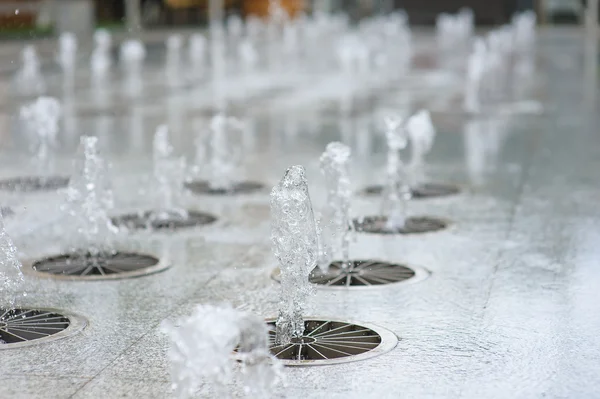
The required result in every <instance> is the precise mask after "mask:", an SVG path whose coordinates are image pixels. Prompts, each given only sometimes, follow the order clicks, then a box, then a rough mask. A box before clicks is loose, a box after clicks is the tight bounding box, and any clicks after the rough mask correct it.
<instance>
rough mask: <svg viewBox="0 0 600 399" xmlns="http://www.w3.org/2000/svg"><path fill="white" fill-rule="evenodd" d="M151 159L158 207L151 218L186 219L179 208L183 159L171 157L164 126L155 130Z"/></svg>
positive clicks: (167, 132)
mask: <svg viewBox="0 0 600 399" xmlns="http://www.w3.org/2000/svg"><path fill="white" fill-rule="evenodd" d="M153 158H154V178H155V179H156V182H157V187H156V189H157V190H156V193H157V198H158V206H157V209H156V211H155V212H153V213H152V217H154V218H157V219H159V220H160V219H168V218H170V217H171V216H175V217H180V218H184V219H185V218H187V217H188V213H187V211H186V210H185V209H181V208H180V207H179V204H180V202H181V197H182V192H183V183H184V181H185V168H186V165H185V158H183V157H180V158H176V157H174V156H173V146H172V145H171V143H170V140H169V128H168V127H167V126H166V125H161V126H159V127H158V129H156V134H155V135H154V142H153Z"/></svg>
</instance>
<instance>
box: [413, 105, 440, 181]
mask: <svg viewBox="0 0 600 399" xmlns="http://www.w3.org/2000/svg"><path fill="white" fill-rule="evenodd" d="M406 130H407V132H408V137H409V138H410V142H411V147H412V154H411V160H410V164H409V168H410V175H411V176H410V185H411V186H412V187H415V186H417V185H418V184H420V183H422V182H423V181H424V180H425V170H424V169H425V168H424V163H425V155H426V154H428V153H429V151H431V147H433V141H434V139H435V127H434V126H433V122H432V120H431V114H430V113H429V111H427V110H420V111H419V112H417V113H416V114H414V115H413V116H411V117H410V118H409V119H408V122H407V123H406Z"/></svg>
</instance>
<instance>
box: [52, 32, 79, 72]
mask: <svg viewBox="0 0 600 399" xmlns="http://www.w3.org/2000/svg"><path fill="white" fill-rule="evenodd" d="M76 55H77V36H75V35H74V34H73V33H71V32H64V33H61V34H60V36H59V38H58V54H57V61H58V63H59V64H60V66H61V68H62V70H63V72H66V73H70V72H73V69H75V62H76Z"/></svg>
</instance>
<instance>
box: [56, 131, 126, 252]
mask: <svg viewBox="0 0 600 399" xmlns="http://www.w3.org/2000/svg"><path fill="white" fill-rule="evenodd" d="M78 157H79V159H78V160H77V161H76V162H75V169H76V171H77V173H76V174H75V175H74V176H73V177H72V178H71V180H70V182H69V187H68V188H67V190H66V204H65V205H64V206H63V210H64V211H66V213H67V214H68V216H69V222H68V225H69V226H73V232H72V237H70V240H69V241H70V246H71V248H70V249H71V251H72V252H74V253H77V254H79V255H81V256H86V254H88V253H89V254H90V255H91V257H92V259H96V258H100V257H102V256H105V255H107V254H111V253H114V242H115V238H116V234H117V233H118V229H117V228H116V227H115V226H114V225H113V224H112V222H111V220H110V218H109V217H108V211H109V210H110V209H112V207H113V196H112V190H111V187H110V182H109V180H108V176H107V175H106V169H107V167H106V164H105V162H104V159H103V158H102V157H101V156H100V152H99V150H98V138H97V137H91V136H83V137H81V141H80V144H79V155H78Z"/></svg>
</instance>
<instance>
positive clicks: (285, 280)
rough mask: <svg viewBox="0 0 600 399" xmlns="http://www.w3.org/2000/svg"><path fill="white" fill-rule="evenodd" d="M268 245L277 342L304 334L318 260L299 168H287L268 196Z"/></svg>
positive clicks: (314, 227) (307, 199) (309, 204)
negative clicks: (275, 278) (276, 290)
mask: <svg viewBox="0 0 600 399" xmlns="http://www.w3.org/2000/svg"><path fill="white" fill-rule="evenodd" d="M271 241H272V243H273V252H274V254H275V256H276V257H277V259H278V260H279V265H280V266H279V267H280V270H281V299H280V308H279V317H278V319H277V335H276V342H277V343H278V344H282V345H285V344H288V343H289V342H290V341H291V340H292V338H300V337H302V334H303V333H304V319H303V313H304V309H305V308H306V304H307V299H308V296H309V295H310V293H311V292H312V288H311V285H310V283H309V281H308V276H309V274H310V272H311V271H312V269H313V268H314V267H315V265H316V263H317V258H318V236H317V229H316V224H315V217H314V213H313V208H312V203H311V201H310V195H309V193H308V183H307V181H306V175H305V172H304V168H303V167H302V166H292V167H291V168H289V169H288V170H287V171H286V173H285V175H284V176H283V179H282V180H281V181H280V182H279V184H277V185H276V186H275V187H274V188H273V191H272V192H271Z"/></svg>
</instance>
